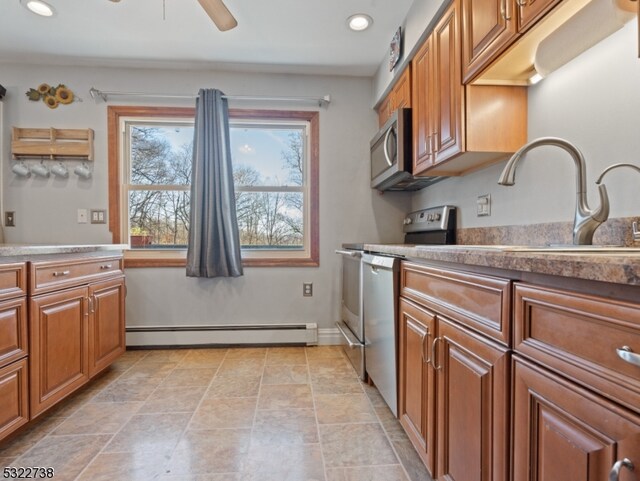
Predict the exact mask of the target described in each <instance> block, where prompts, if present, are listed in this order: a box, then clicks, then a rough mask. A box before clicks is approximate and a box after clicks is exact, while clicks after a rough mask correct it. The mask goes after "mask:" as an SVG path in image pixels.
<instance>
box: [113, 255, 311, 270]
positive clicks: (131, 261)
mask: <svg viewBox="0 0 640 481" xmlns="http://www.w3.org/2000/svg"><path fill="white" fill-rule="evenodd" d="M186 266H187V260H186V259H176V258H162V257H156V258H150V257H146V258H126V257H125V260H124V267H125V268H138V267H149V268H153V267H182V268H185V267H186ZM242 266H243V267H319V266H320V261H319V259H313V258H304V259H295V258H291V259H283V258H263V259H255V258H254V259H243V260H242Z"/></svg>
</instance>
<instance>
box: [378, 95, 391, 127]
mask: <svg viewBox="0 0 640 481" xmlns="http://www.w3.org/2000/svg"><path fill="white" fill-rule="evenodd" d="M392 97H393V92H389V95H387V96H386V97H385V98H384V99H383V100H382V103H381V104H380V105H379V106H378V126H379V127H382V126H383V125H384V124H385V123H386V122H387V120H389V117H390V116H391V103H392Z"/></svg>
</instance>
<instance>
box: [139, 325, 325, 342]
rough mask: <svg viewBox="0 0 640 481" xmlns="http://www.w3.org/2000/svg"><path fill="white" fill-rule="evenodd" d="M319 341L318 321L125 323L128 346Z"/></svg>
mask: <svg viewBox="0 0 640 481" xmlns="http://www.w3.org/2000/svg"><path fill="white" fill-rule="evenodd" d="M317 343H318V325H317V324H316V323H307V324H247V325H244V324H239V325H235V324H222V325H216V326H144V327H143V326H128V327H127V346H129V347H136V346H185V345H187V346H188V345H200V344H211V345H216V344H220V345H235V344H305V345H314V344H317Z"/></svg>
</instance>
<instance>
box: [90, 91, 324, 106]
mask: <svg viewBox="0 0 640 481" xmlns="http://www.w3.org/2000/svg"><path fill="white" fill-rule="evenodd" d="M89 94H90V95H91V98H92V99H94V100H95V101H96V102H98V101H99V100H102V101H103V102H106V101H107V100H108V99H109V97H143V98H156V99H159V98H162V99H195V98H197V95H179V94H149V93H144V92H115V91H111V92H110V91H106V90H99V89H97V88H95V87H91V88H90V89H89ZM223 97H224V98H226V99H227V100H260V101H276V102H312V103H317V104H318V107H328V106H329V104H330V103H331V95H325V96H324V97H322V98H318V97H268V96H260V95H223Z"/></svg>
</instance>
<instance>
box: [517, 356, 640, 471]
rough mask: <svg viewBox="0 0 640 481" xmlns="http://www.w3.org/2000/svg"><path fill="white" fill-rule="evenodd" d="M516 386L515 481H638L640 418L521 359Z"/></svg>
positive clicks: (518, 364)
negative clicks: (623, 463)
mask: <svg viewBox="0 0 640 481" xmlns="http://www.w3.org/2000/svg"><path fill="white" fill-rule="evenodd" d="M513 383H514V401H513V407H514V410H513V481H557V480H562V481H602V480H609V479H615V480H617V479H619V480H620V481H635V480H637V479H638V477H637V469H638V468H640V415H638V414H637V413H633V412H632V411H630V410H627V409H625V408H622V407H620V406H618V405H617V404H615V403H613V402H611V401H609V400H607V399H605V398H604V397H602V396H599V395H597V394H594V393H592V392H590V391H588V390H586V389H583V388H581V387H579V386H577V385H575V384H574V383H572V382H570V381H568V380H565V379H564V378H562V377H560V376H557V375H555V374H552V373H551V372H550V371H548V370H546V369H545V368H542V367H539V366H537V365H536V364H535V363H533V362H531V361H528V360H525V359H524V358H521V357H519V356H517V355H516V356H514V360H513ZM624 458H628V459H629V460H630V461H631V462H632V463H633V465H634V466H635V469H636V472H635V473H634V472H631V471H630V470H629V469H627V468H625V467H622V468H621V470H620V475H619V477H617V478H616V477H615V476H614V477H613V478H612V477H609V476H610V472H611V469H612V467H613V466H614V464H615V463H616V462H617V461H621V460H623V459H624Z"/></svg>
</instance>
